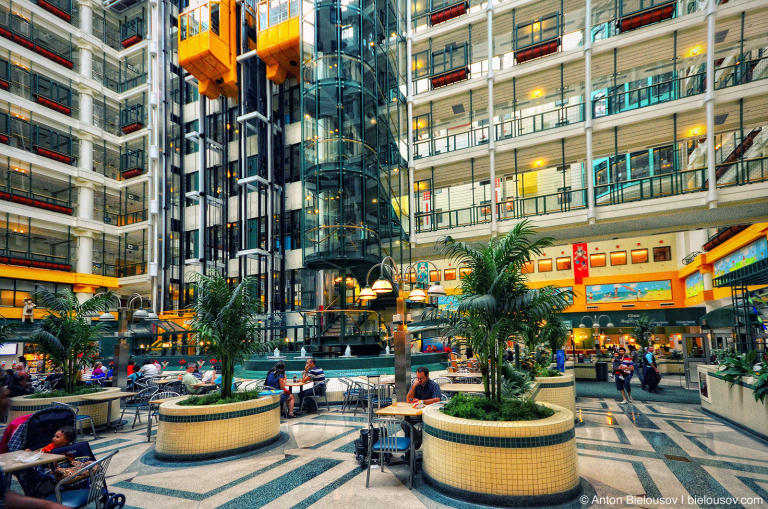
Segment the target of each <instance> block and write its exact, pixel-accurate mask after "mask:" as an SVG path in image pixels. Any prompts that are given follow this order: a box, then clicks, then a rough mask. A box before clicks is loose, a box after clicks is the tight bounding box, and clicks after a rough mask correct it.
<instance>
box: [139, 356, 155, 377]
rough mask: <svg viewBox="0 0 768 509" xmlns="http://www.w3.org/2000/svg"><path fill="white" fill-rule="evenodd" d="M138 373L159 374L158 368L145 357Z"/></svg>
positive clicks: (144, 374) (145, 374)
mask: <svg viewBox="0 0 768 509" xmlns="http://www.w3.org/2000/svg"><path fill="white" fill-rule="evenodd" d="M139 373H141V375H142V376H154V375H159V374H160V369H158V368H157V366H155V364H154V363H153V362H152V361H151V360H149V359H147V360H145V361H144V365H143V366H141V369H139Z"/></svg>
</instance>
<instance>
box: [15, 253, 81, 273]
mask: <svg viewBox="0 0 768 509" xmlns="http://www.w3.org/2000/svg"><path fill="white" fill-rule="evenodd" d="M0 263H7V264H9V265H21V266H23V267H36V268H40V269H51V270H63V271H70V270H72V265H71V264H70V263H69V257H68V256H56V255H51V254H47V253H41V252H36V251H34V250H32V249H26V250H21V249H13V248H0Z"/></svg>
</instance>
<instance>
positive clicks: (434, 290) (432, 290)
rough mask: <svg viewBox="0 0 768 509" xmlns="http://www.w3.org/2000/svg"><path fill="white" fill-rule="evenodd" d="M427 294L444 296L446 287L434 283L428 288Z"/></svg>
mask: <svg viewBox="0 0 768 509" xmlns="http://www.w3.org/2000/svg"><path fill="white" fill-rule="evenodd" d="M427 295H429V296H430V297H438V296H441V297H444V296H445V295H446V293H445V288H443V285H441V284H440V283H435V284H434V285H432V286H430V287H429V289H428V290H427Z"/></svg>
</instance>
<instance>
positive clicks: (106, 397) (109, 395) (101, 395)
mask: <svg viewBox="0 0 768 509" xmlns="http://www.w3.org/2000/svg"><path fill="white" fill-rule="evenodd" d="M136 394H138V393H136V392H114V391H112V392H95V393H92V394H83V395H82V396H80V397H81V398H83V399H87V400H89V401H107V402H109V401H114V400H116V399H123V398H130V397H132V396H135V395H136ZM110 428H112V429H113V430H114V431H115V432H117V426H112V405H111V404H107V429H110Z"/></svg>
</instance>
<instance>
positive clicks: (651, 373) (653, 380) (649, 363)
mask: <svg viewBox="0 0 768 509" xmlns="http://www.w3.org/2000/svg"><path fill="white" fill-rule="evenodd" d="M644 360H645V367H644V370H645V383H646V384H647V385H648V392H658V387H659V382H660V381H661V376H659V367H658V366H657V365H656V356H655V355H654V354H653V347H652V346H649V347H648V353H646V354H645V358H644Z"/></svg>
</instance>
